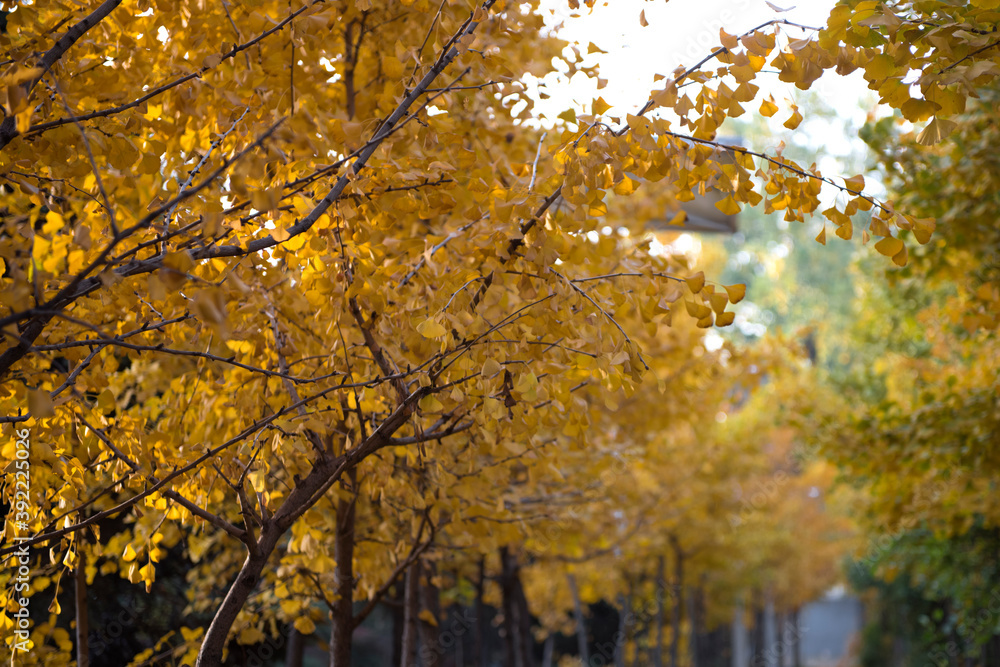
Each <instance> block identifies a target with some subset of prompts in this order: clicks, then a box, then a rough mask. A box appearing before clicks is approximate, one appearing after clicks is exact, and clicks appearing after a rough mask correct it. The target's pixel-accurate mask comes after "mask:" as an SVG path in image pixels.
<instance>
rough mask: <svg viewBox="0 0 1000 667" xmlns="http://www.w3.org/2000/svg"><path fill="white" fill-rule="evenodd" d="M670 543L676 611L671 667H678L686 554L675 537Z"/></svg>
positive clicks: (672, 635) (673, 618) (672, 636)
mask: <svg viewBox="0 0 1000 667" xmlns="http://www.w3.org/2000/svg"><path fill="white" fill-rule="evenodd" d="M670 543H671V544H672V545H673V548H674V589H673V590H674V609H673V616H672V618H671V625H672V626H673V628H672V632H671V633H670V667H677V664H678V663H677V660H678V658H679V657H680V649H681V621H682V620H683V612H684V552H683V551H682V550H681V545H680V542H678V541H677V538H676V537H674V536H673V535H671V536H670Z"/></svg>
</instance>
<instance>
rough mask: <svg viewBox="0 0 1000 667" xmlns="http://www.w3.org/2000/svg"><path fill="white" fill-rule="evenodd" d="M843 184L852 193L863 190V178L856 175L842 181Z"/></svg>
mask: <svg viewBox="0 0 1000 667" xmlns="http://www.w3.org/2000/svg"><path fill="white" fill-rule="evenodd" d="M844 184H845V185H846V186H847V188H848V189H849V190H851V191H852V192H861V191H862V190H864V189H865V177H864V176H862V175H860V174H858V175H857V176H851V177H850V178H845V179H844Z"/></svg>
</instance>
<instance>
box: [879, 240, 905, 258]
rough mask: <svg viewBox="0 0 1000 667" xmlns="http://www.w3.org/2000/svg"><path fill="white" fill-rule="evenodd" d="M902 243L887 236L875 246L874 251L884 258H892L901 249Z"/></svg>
mask: <svg viewBox="0 0 1000 667" xmlns="http://www.w3.org/2000/svg"><path fill="white" fill-rule="evenodd" d="M903 247H904V246H903V242H902V241H900V240H899V239H897V238H896V237H894V236H889V237H887V238H884V239H882V240H881V241H879V242H878V243H876V244H875V249H876V250H878V251H879V253H881V254H883V255H885V256H886V257H894V256H896V255H898V254H899V251H900V250H902V249H903Z"/></svg>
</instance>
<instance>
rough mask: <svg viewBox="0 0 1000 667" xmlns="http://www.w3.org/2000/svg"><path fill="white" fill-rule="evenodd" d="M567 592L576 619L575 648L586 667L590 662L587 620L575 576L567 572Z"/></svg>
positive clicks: (581, 662)
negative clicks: (571, 601)
mask: <svg viewBox="0 0 1000 667" xmlns="http://www.w3.org/2000/svg"><path fill="white" fill-rule="evenodd" d="M566 579H567V580H568V581H569V592H570V594H571V595H572V596H573V616H574V617H575V619H576V649H577V651H578V652H579V654H580V664H581V665H584V667H586V666H587V665H588V664H590V653H589V651H587V621H586V619H585V618H584V616H583V603H582V602H580V591H579V590H578V589H577V587H576V577H574V576H573V575H572V574H567V575H566Z"/></svg>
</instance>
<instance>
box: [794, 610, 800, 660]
mask: <svg viewBox="0 0 1000 667" xmlns="http://www.w3.org/2000/svg"><path fill="white" fill-rule="evenodd" d="M799 622H800V621H799V608H798V607H796V608H795V609H793V610H792V627H793V628H794V630H793V632H792V662H793V664H794V665H795V667H802V628H800V627H799Z"/></svg>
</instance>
